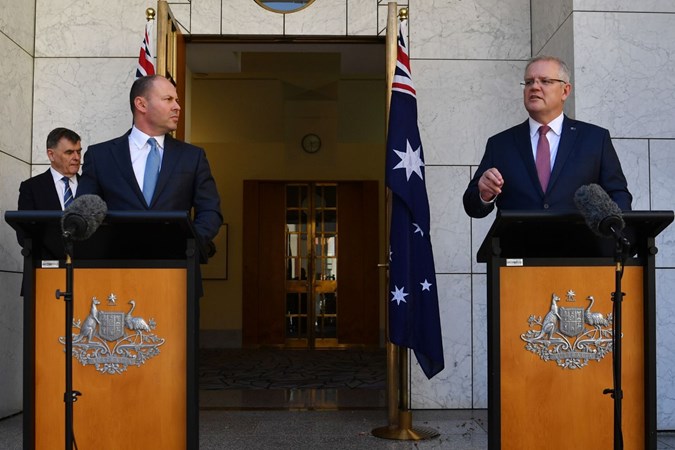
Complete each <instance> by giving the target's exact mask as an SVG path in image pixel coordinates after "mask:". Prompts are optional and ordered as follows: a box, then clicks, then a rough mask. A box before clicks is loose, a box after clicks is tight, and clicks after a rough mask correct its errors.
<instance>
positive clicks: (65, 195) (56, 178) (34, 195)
mask: <svg viewBox="0 0 675 450" xmlns="http://www.w3.org/2000/svg"><path fill="white" fill-rule="evenodd" d="M47 157H48V158H49V164H50V167H49V169H47V170H46V171H45V172H43V173H41V174H40V175H36V176H34V177H32V178H29V179H27V180H25V181H23V182H22V183H21V185H20V186H19V207H18V209H19V210H63V209H65V208H66V207H67V206H68V205H69V204H70V203H71V202H72V201H73V197H74V196H75V195H76V193H77V185H78V172H79V170H80V161H81V158H82V145H81V143H80V136H79V135H78V134H77V133H75V132H74V131H72V130H69V129H68V128H55V129H53V130H52V131H51V132H50V133H49V135H47ZM20 243H21V242H20Z"/></svg>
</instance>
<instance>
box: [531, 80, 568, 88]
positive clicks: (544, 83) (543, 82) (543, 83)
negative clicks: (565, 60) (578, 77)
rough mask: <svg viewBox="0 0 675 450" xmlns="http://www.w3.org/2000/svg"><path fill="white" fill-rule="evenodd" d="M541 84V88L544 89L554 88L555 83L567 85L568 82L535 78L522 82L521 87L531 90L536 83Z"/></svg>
mask: <svg viewBox="0 0 675 450" xmlns="http://www.w3.org/2000/svg"><path fill="white" fill-rule="evenodd" d="M537 81H538V82H539V85H540V86H544V87H550V86H553V83H563V84H567V83H568V82H567V81H565V80H559V79H557V78H534V79H527V80H525V81H521V82H520V85H521V86H522V87H524V88H529V87H532V86H534V83H536V82H537Z"/></svg>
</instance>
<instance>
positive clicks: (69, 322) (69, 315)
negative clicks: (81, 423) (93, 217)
mask: <svg viewBox="0 0 675 450" xmlns="http://www.w3.org/2000/svg"><path fill="white" fill-rule="evenodd" d="M63 238H64V246H65V253H66V291H65V292H61V290H60V289H57V290H56V298H57V299H59V298H61V297H63V300H64V301H65V305H66V323H65V326H66V335H65V341H66V350H65V351H66V390H65V393H64V394H63V401H64V403H65V408H66V423H65V443H66V450H72V449H73V443H74V441H75V433H74V431H73V403H74V402H76V401H77V397H78V396H79V395H82V394H81V393H80V392H79V391H74V390H73V261H72V256H71V255H72V254H73V241H72V239H70V234H69V233H67V232H64V234H63ZM75 445H76V448H77V444H75Z"/></svg>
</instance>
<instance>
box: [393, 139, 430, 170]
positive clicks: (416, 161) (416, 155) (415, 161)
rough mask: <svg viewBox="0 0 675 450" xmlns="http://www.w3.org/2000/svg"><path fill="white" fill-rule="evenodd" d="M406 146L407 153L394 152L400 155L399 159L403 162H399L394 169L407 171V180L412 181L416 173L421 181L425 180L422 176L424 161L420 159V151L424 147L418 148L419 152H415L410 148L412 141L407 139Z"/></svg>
mask: <svg viewBox="0 0 675 450" xmlns="http://www.w3.org/2000/svg"><path fill="white" fill-rule="evenodd" d="M405 144H406V150H405V152H400V151H398V150H394V152H395V153H396V154H397V155H398V157H399V158H401V162H399V163H398V164H397V165H396V166H395V167H394V169H405V176H406V179H407V180H410V176H411V175H412V174H413V172H414V173H416V174H417V175H418V176H419V177H420V179H421V180H424V176H423V175H422V167H424V161H422V158H421V157H420V153H421V152H420V150H421V149H422V147H418V148H417V150H413V149H412V147H411V146H410V141H409V140H407V139H406V141H405Z"/></svg>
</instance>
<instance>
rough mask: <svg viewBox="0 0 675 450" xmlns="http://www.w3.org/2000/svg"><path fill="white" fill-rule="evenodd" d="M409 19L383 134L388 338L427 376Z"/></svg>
mask: <svg viewBox="0 0 675 450" xmlns="http://www.w3.org/2000/svg"><path fill="white" fill-rule="evenodd" d="M407 34H408V23H407V21H406V20H402V21H401V22H400V26H399V34H398V52H397V53H398V55H397V61H396V71H395V73H394V79H393V82H392V88H391V90H392V92H391V103H390V108H389V127H388V132H387V156H386V173H385V179H386V184H387V187H388V188H389V189H391V192H392V195H391V226H390V234H389V292H390V296H389V340H390V341H391V342H392V343H394V344H396V345H398V346H402V347H408V348H410V349H412V350H413V351H414V352H415V357H416V358H417V361H418V362H419V364H420V366H421V367H422V370H423V371H424V374H425V375H426V376H427V378H431V377H433V376H434V375H436V374H437V373H438V372H440V371H441V370H443V368H444V366H445V363H444V359H443V341H442V337H441V321H440V314H439V308H438V291H437V288H438V286H437V284H436V269H435V268H434V256H433V251H432V247H431V239H430V236H429V229H430V221H431V220H430V213H429V199H428V197H427V190H426V185H425V179H424V176H425V175H424V174H425V169H424V154H423V151H422V142H421V139H420V133H419V128H418V127H417V93H416V91H415V87H414V85H413V82H412V79H411V76H410V61H409V58H408V40H407Z"/></svg>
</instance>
